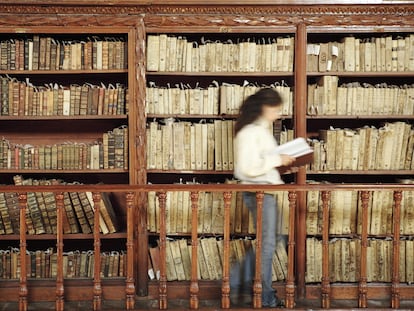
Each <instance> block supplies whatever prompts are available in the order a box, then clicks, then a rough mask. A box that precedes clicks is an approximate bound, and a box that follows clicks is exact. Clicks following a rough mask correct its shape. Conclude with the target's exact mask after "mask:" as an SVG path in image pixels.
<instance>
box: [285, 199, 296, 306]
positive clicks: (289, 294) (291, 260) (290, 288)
mask: <svg viewBox="0 0 414 311" xmlns="http://www.w3.org/2000/svg"><path fill="white" fill-rule="evenodd" d="M296 197H297V195H296V192H289V196H288V198H289V237H288V271H287V273H288V274H287V278H286V308H288V309H293V308H294V307H295V271H294V268H295V228H296V226H295V213H296Z"/></svg>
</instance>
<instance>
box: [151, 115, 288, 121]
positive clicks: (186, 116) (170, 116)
mask: <svg viewBox="0 0 414 311" xmlns="http://www.w3.org/2000/svg"><path fill="white" fill-rule="evenodd" d="M165 118H176V119H237V115H232V114H222V115H210V114H148V115H147V119H165ZM285 119H292V116H282V117H281V120H285Z"/></svg>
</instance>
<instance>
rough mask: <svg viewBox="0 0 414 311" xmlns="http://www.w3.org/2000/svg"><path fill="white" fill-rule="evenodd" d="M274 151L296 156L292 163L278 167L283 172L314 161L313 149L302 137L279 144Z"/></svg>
mask: <svg viewBox="0 0 414 311" xmlns="http://www.w3.org/2000/svg"><path fill="white" fill-rule="evenodd" d="M272 153H275V154H286V155H289V156H292V157H294V158H295V161H294V162H293V163H292V165H290V166H280V167H278V168H277V169H278V170H279V172H280V173H281V174H282V173H285V172H287V171H289V170H290V168H291V167H299V166H303V165H306V164H308V163H310V162H312V161H313V149H312V148H311V147H310V146H309V145H308V143H307V142H306V140H305V139H304V138H302V137H298V138H295V139H294V140H291V141H288V142H287V143H285V144H283V145H280V146H278V147H277V148H276V149H275V150H274V151H272Z"/></svg>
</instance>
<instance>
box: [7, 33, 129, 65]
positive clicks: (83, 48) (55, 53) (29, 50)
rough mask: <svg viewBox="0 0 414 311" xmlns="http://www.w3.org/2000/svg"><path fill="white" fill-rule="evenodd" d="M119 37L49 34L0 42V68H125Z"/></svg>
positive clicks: (125, 57) (121, 39) (123, 45)
mask: <svg viewBox="0 0 414 311" xmlns="http://www.w3.org/2000/svg"><path fill="white" fill-rule="evenodd" d="M127 51H128V49H127V47H126V42H124V40H123V38H121V37H111V38H110V37H108V38H104V39H100V38H99V37H97V36H94V37H92V38H86V39H85V40H66V39H65V40H59V39H57V38H51V37H48V36H39V35H33V37H31V38H24V39H23V38H15V39H8V40H3V41H1V42H0V69H1V70H92V69H96V70H102V69H104V70H105V69H125V68H127V67H128V66H127V61H128V57H127Z"/></svg>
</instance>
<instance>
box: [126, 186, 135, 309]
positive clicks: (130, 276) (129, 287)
mask: <svg viewBox="0 0 414 311" xmlns="http://www.w3.org/2000/svg"><path fill="white" fill-rule="evenodd" d="M134 199H135V193H134V192H128V193H127V194H126V206H127V241H126V251H127V265H126V280H125V294H126V309H127V310H133V309H134V306H135V285H134V265H133V262H134V223H135V222H134Z"/></svg>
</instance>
